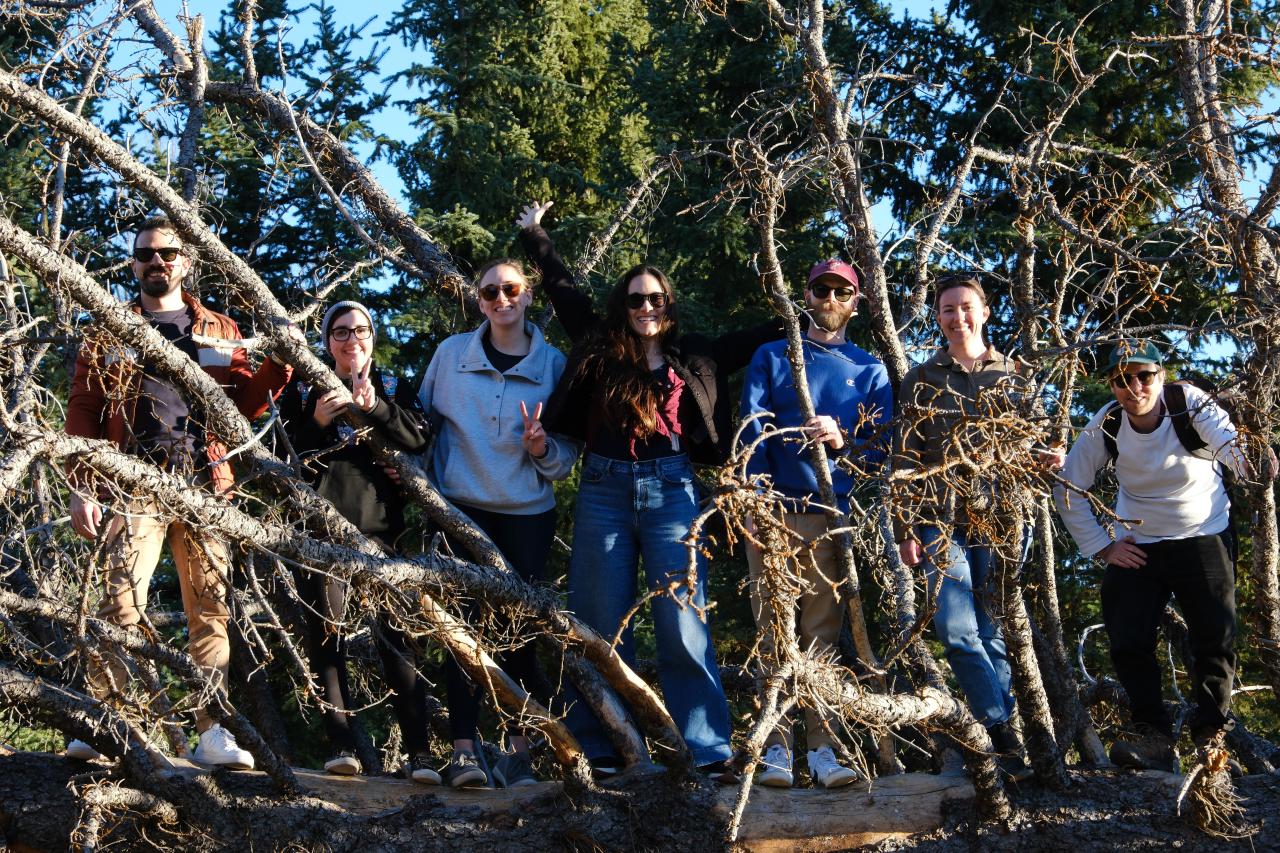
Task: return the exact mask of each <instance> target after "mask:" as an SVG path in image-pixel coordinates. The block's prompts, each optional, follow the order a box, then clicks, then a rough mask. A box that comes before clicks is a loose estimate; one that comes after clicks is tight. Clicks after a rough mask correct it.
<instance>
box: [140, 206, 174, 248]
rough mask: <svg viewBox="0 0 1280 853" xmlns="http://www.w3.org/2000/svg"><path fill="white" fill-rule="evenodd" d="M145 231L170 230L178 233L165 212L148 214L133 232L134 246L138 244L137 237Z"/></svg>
mask: <svg viewBox="0 0 1280 853" xmlns="http://www.w3.org/2000/svg"><path fill="white" fill-rule="evenodd" d="M146 231H172V232H173V233H174V234H177V233H178V229H177V227H176V226H174V224H173V220H172V219H170V218H169V217H168V216H167V215H166V214H163V213H160V214H157V215H155V216H149V217H147V218H146V219H145V220H143V222H142V224H141V225H139V226H138V230H137V231H135V232H134V234H133V245H134V248H137V246H138V238H139V237H141V236H142V234H143V233H144V232H146ZM178 239H182V237H181V235H179V237H178Z"/></svg>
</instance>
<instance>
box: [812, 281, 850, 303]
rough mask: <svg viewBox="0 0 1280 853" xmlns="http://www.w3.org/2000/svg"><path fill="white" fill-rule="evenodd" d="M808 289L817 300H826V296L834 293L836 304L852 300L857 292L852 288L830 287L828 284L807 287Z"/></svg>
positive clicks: (819, 283)
mask: <svg viewBox="0 0 1280 853" xmlns="http://www.w3.org/2000/svg"><path fill="white" fill-rule="evenodd" d="M809 289H810V290H812V291H813V295H814V296H816V297H818V298H819V299H826V298H827V296H828V295H829V294H830V293H832V292H833V291H834V292H835V295H836V302H848V301H849V300H850V299H852V298H853V295H854V294H855V293H857V291H855V290H854V289H853V288H852V287H832V286H831V285H829V284H822V283H821V282H818V283H817V284H811V285H809Z"/></svg>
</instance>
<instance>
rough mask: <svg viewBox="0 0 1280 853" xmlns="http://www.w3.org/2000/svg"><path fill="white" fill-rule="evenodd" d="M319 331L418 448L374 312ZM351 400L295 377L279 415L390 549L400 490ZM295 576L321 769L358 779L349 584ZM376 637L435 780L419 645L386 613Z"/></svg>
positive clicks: (306, 467) (324, 485) (364, 391)
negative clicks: (316, 696)
mask: <svg viewBox="0 0 1280 853" xmlns="http://www.w3.org/2000/svg"><path fill="white" fill-rule="evenodd" d="M320 334H321V338H322V340H323V341H324V344H325V349H326V351H327V352H328V354H329V356H330V358H331V359H332V361H333V368H334V371H335V372H336V373H337V374H338V376H339V378H341V379H342V381H343V382H344V383H346V384H347V386H348V387H349V388H350V391H351V403H350V404H351V405H354V406H355V407H356V408H358V409H359V410H360V411H361V412H362V413H363V415H364V418H365V420H367V421H368V422H369V423H371V424H372V425H373V427H374V429H376V430H377V431H378V432H379V434H380V436H381V437H382V438H383V439H384V440H386V441H388V442H391V443H393V444H395V445H397V446H399V447H400V448H401V449H402V450H405V451H408V452H410V453H414V452H418V451H421V450H422V449H423V447H424V446H425V445H426V436H425V433H424V431H423V430H422V428H421V426H420V421H419V418H418V417H417V416H416V415H415V414H414V412H413V408H414V401H413V396H412V393H409V394H407V396H406V394H404V393H398V392H399V387H398V383H397V381H396V378H395V377H394V376H391V375H388V374H384V373H382V372H381V371H379V370H378V369H377V368H375V367H374V366H373V344H374V340H375V328H374V323H373V317H372V315H371V314H370V313H369V310H368V309H367V308H365V307H364V306H363V305H361V304H360V303H359V302H339V303H337V304H336V305H334V306H333V307H331V308H330V309H329V310H328V312H326V313H325V315H324V320H323V322H322V323H321V325H320ZM347 405H348V403H347V401H346V397H345V395H343V394H341V393H339V392H337V391H330V392H328V393H323V394H322V393H320V392H319V391H317V390H316V389H314V388H311V387H310V386H308V385H306V384H305V383H303V382H301V381H298V380H295V381H294V382H292V383H290V384H289V385H288V386H287V387H286V388H285V390H284V393H283V394H282V395H281V398H280V417H281V420H282V421H283V423H284V427H285V431H286V433H287V434H288V437H289V441H290V443H291V444H292V447H293V451H294V453H296V454H297V457H298V459H299V461H300V462H301V463H302V466H303V473H304V476H305V477H306V479H307V481H308V482H309V483H311V485H312V486H314V487H315V489H316V491H317V492H319V493H320V495H321V496H323V497H324V498H325V499H326V500H328V501H329V502H330V503H332V504H333V505H334V507H336V508H337V510H338V511H339V512H340V513H342V515H343V516H344V517H345V518H346V519H347V520H348V521H350V522H351V523H352V524H354V525H355V526H356V527H357V528H358V529H359V530H360V532H361V533H364V534H365V535H367V536H371V537H374V538H376V539H379V540H381V541H382V542H383V543H384V544H386V545H387V546H389V547H391V546H393V545H394V543H395V541H396V539H397V538H398V537H399V536H400V534H401V533H403V532H404V527H405V522H404V515H403V514H402V512H401V506H402V504H403V499H402V498H401V495H400V489H399V486H397V485H396V483H395V482H394V481H393V480H392V479H391V477H390V476H389V475H388V474H387V472H386V471H385V470H384V469H383V467H382V465H380V464H379V463H378V462H377V461H376V460H375V459H374V457H373V454H372V453H371V452H370V450H369V449H368V447H367V446H366V445H365V444H363V443H362V442H360V441H359V440H358V437H357V436H356V433H355V432H354V431H353V430H352V428H351V427H350V426H349V425H347V424H346V422H345V421H344V419H343V418H342V415H343V413H344V412H345V411H346V409H347ZM280 455H282V456H283V455H284V454H283V453H282V454H280ZM297 580H298V594H299V595H300V596H301V598H302V600H303V601H304V602H305V603H306V605H307V613H306V616H307V646H308V656H309V657H310V660H311V675H312V679H313V680H314V681H315V682H318V683H319V685H320V689H321V692H322V696H323V699H324V702H325V704H326V709H325V711H324V721H325V729H326V731H327V734H328V737H329V743H330V748H331V750H332V754H333V757H332V758H330V759H329V760H328V761H326V762H325V765H324V769H325V770H327V771H328V772H330V773H336V774H339V775H344V776H348V775H354V774H356V773H359V772H360V770H361V767H360V761H359V760H358V759H357V758H356V756H355V739H354V737H353V736H352V732H351V716H350V714H349V713H348V712H347V708H349V707H350V704H351V697H350V695H349V693H348V689H347V661H346V642H345V638H344V633H343V630H342V626H343V623H344V621H345V619H346V611H347V584H346V582H345V581H342V580H339V579H337V578H334V577H331V576H328V575H325V574H322V573H320V572H312V571H299V572H298V573H297ZM375 633H376V635H377V645H378V652H379V655H380V656H381V658H382V665H383V670H384V672H385V674H386V678H387V683H388V684H389V686H390V687H391V689H392V691H393V695H392V698H391V702H392V705H393V706H394V708H395V712H396V717H397V719H398V720H399V722H400V730H401V733H402V735H403V737H404V744H405V746H406V748H407V750H408V753H409V762H408V764H407V765H406V766H405V768H404V769H405V772H406V774H407V775H408V776H409V778H411V779H413V781H415V782H421V783H423V784H428V785H438V784H440V774H438V773H437V772H436V771H435V770H433V769H431V767H430V765H429V763H428V762H429V758H430V756H429V753H428V736H427V727H428V722H427V721H428V716H427V710H426V683H425V682H424V681H423V679H422V676H421V675H419V674H418V671H417V668H416V666H415V664H414V654H413V649H412V646H411V644H410V643H409V641H408V639H407V638H406V637H405V635H404V634H403V633H402V632H401V631H399V630H398V629H396V628H395V627H393V626H392V625H391V624H389V623H388V621H387V620H385V619H379V620H378V626H377V631H376V632H375Z"/></svg>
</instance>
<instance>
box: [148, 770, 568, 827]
mask: <svg viewBox="0 0 1280 853" xmlns="http://www.w3.org/2000/svg"><path fill="white" fill-rule="evenodd" d="M173 764H174V768H173V769H172V770H168V771H165V773H164V774H163V775H166V776H171V777H181V778H185V779H194V778H196V777H197V776H207V775H208V774H209V772H210V771H209V770H207V769H206V768H204V767H201V766H200V765H198V764H194V763H192V762H190V761H187V760H185V759H182V758H175V759H173ZM293 772H294V774H295V775H296V776H297V779H298V783H299V785H301V787H302V790H303V793H304V794H305V795H306V796H310V797H316V798H318V799H322V800H326V801H328V802H330V803H333V804H334V805H335V806H338V807H339V808H341V809H342V810H343V811H346V812H347V813H349V814H353V815H363V816H365V817H385V816H387V815H390V814H393V813H395V812H398V811H400V809H402V808H404V806H405V805H406V804H407V803H408V802H409V800H410V799H412V798H413V797H420V796H422V795H423V794H429V795H431V796H433V797H437V798H439V800H440V803H441V805H443V806H446V807H448V808H456V809H467V810H468V813H469V814H472V815H473V816H479V815H494V814H500V813H503V812H509V811H512V810H513V809H515V808H516V807H518V806H519V805H520V804H521V803H524V802H527V801H529V800H534V799H540V798H542V797H543V796H546V795H548V794H558V793H560V791H561V790H562V789H563V787H564V786H563V785H562V784H561V783H560V782H539V783H538V784H537V785H527V786H524V787H521V788H471V789H463V788H450V787H449V786H448V785H420V784H418V783H417V782H411V781H409V780H408V779H402V778H398V777H395V776H335V775H333V774H332V773H325V772H324V771H323V770H311V769H308V768H305V767H298V768H294V771H293ZM235 775H236V777H245V778H253V777H263V778H265V777H266V774H264V773H261V772H259V771H257V770H249V771H238V772H236V774H235Z"/></svg>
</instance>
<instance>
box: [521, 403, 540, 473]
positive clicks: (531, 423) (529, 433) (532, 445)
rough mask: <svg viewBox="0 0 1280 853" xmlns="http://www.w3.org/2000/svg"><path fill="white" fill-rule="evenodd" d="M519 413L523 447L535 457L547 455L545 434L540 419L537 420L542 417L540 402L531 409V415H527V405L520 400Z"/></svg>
mask: <svg viewBox="0 0 1280 853" xmlns="http://www.w3.org/2000/svg"><path fill="white" fill-rule="evenodd" d="M520 414H521V416H523V417H524V436H523V439H522V440H523V441H524V449H525V452H527V453H528V454H529V455H530V456H532V457H534V458H535V459H541V458H543V457H544V456H546V455H547V434H546V432H545V431H543V429H542V421H540V420H538V419H539V418H541V417H542V404H541V403H539V404H538V405H537V406H536V407H535V408H534V410H533V417H529V407H528V406H526V405H525V404H524V401H523V400H521V401H520Z"/></svg>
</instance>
